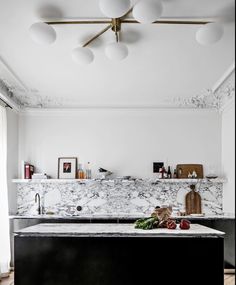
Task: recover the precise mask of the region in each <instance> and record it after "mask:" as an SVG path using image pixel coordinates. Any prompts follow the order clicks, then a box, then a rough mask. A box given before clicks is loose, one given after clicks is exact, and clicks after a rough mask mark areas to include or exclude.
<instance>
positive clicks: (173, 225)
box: [166, 219, 177, 230]
mask: <svg viewBox="0 0 236 285" xmlns="http://www.w3.org/2000/svg"><path fill="white" fill-rule="evenodd" d="M166 226H167V229H169V230H174V229H176V227H177V224H176V222H175V221H174V220H171V219H169V220H168V221H167V224H166Z"/></svg>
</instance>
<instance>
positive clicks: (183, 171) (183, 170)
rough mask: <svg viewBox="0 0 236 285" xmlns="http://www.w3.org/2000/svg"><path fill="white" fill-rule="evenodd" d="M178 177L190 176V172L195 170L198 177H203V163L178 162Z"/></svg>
mask: <svg viewBox="0 0 236 285" xmlns="http://www.w3.org/2000/svg"><path fill="white" fill-rule="evenodd" d="M176 170H177V177H178V178H188V174H189V173H192V172H193V171H195V172H196V173H197V178H203V166H202V164H178V165H177V166H176Z"/></svg>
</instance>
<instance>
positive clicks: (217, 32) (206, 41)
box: [196, 23, 224, 45]
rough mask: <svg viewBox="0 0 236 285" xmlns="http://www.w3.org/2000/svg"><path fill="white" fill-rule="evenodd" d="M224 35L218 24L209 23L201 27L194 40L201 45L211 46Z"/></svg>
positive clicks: (221, 27)
mask: <svg viewBox="0 0 236 285" xmlns="http://www.w3.org/2000/svg"><path fill="white" fill-rule="evenodd" d="M223 34H224V28H223V26H222V25H221V24H219V23H209V24H205V25H204V26H202V27H201V28H200V29H199V30H198V31H197V33H196V40H197V41H198V43H200V44H201V45H211V44H214V43H216V42H217V41H219V40H220V39H221V38H222V36H223Z"/></svg>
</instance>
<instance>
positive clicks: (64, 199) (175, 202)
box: [17, 179, 223, 217]
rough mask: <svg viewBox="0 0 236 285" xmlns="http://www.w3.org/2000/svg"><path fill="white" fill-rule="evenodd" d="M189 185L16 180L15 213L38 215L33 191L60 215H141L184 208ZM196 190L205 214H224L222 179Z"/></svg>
mask: <svg viewBox="0 0 236 285" xmlns="http://www.w3.org/2000/svg"><path fill="white" fill-rule="evenodd" d="M190 184H191V183H190V182H186V181H183V182H179V181H178V182H173V181H171V182H168V181H165V182H161V181H157V180H153V179H145V180H141V179H139V180H91V181H89V180H87V181H85V182H81V181H76V180H75V181H73V182H71V181H68V182H67V181H63V182H61V181H60V182H58V183H56V182H55V183H50V182H48V183H42V182H41V181H38V182H37V181H34V182H33V183H30V182H29V183H18V191H17V194H18V199H17V204H18V214H19V215H36V214H37V204H36V203H35V194H36V193H39V194H40V195H41V197H42V198H41V199H42V205H43V206H44V209H45V212H53V213H54V214H55V215H60V216H74V215H80V216H83V215H93V214H96V215H104V216H105V215H109V216H112V215H114V217H115V216H122V215H124V216H129V215H130V216H134V215H135V216H139V215H140V216H143V215H144V214H145V215H149V214H151V213H152V211H153V209H154V208H155V207H156V206H162V205H172V206H179V207H180V208H181V209H184V207H185V195H186V194H187V193H188V192H189V191H190V188H189V185H190ZM195 184H196V183H195ZM196 189H197V191H198V192H199V193H200V195H201V197H202V211H203V213H204V214H206V215H221V214H223V210H222V194H223V182H221V181H219V182H217V181H214V182H212V181H208V180H200V181H199V182H197V184H196ZM77 206H81V207H82V210H81V211H78V210H77Z"/></svg>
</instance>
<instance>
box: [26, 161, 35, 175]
mask: <svg viewBox="0 0 236 285" xmlns="http://www.w3.org/2000/svg"><path fill="white" fill-rule="evenodd" d="M24 169H25V170H24V179H31V178H32V175H33V174H34V166H33V165H32V164H30V163H25V164H24Z"/></svg>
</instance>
